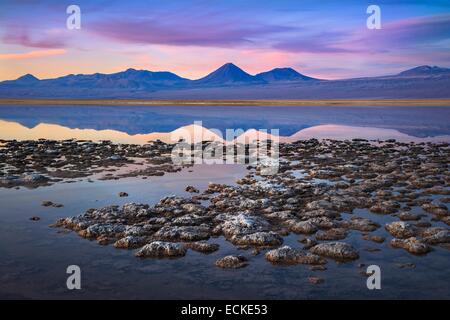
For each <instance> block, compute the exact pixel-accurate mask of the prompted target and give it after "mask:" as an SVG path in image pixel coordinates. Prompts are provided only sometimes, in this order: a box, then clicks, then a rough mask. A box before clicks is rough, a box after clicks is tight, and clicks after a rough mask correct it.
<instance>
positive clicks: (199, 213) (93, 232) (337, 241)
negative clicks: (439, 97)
mask: <svg viewBox="0 0 450 320" xmlns="http://www.w3.org/2000/svg"><path fill="white" fill-rule="evenodd" d="M101 148H102V147H101ZM133 148H134V147H133ZM133 148H131V149H130V150H133ZM157 149H158V148H157ZM279 149H280V163H279V171H278V173H277V174H274V175H269V176H267V175H262V174H261V172H262V167H261V166H259V165H257V166H249V167H248V168H247V169H248V171H247V174H246V175H245V176H243V177H241V178H240V179H239V180H238V181H237V184H236V185H225V184H218V183H211V184H209V185H208V187H207V188H206V189H205V190H202V191H200V190H198V189H196V188H195V187H192V186H187V188H186V191H187V192H188V193H189V196H188V197H178V196H168V197H164V198H162V199H161V200H160V201H159V202H157V203H156V204H155V205H152V206H150V205H147V204H137V203H129V204H125V205H123V206H122V207H119V206H108V207H104V208H99V209H89V210H87V211H86V212H84V213H82V214H81V215H79V216H76V217H72V218H65V219H61V220H59V221H58V222H57V223H56V225H57V226H60V227H64V228H67V229H70V230H73V231H75V232H77V233H78V234H79V235H80V236H82V237H85V238H88V239H92V240H96V241H98V242H99V243H101V244H114V246H115V247H117V248H127V249H133V250H136V249H137V250H138V251H137V252H140V250H141V248H146V249H145V250H144V251H143V252H142V254H143V255H144V252H145V253H147V252H153V253H151V254H150V253H148V254H146V256H149V257H154V258H160V257H165V256H166V252H167V253H168V252H179V253H181V252H182V251H183V250H182V249H180V248H183V249H184V251H185V252H186V250H193V251H197V252H201V253H211V252H215V251H217V250H218V254H220V250H221V248H220V247H219V246H218V245H216V244H213V242H216V241H215V238H222V239H225V240H226V241H228V242H229V243H230V244H231V245H233V246H235V247H236V250H240V251H239V252H241V251H243V252H248V253H250V254H253V255H256V256H255V258H254V259H257V258H259V257H258V254H259V253H262V254H261V255H260V256H264V257H265V259H266V260H267V261H268V262H270V263H273V264H287V265H289V264H311V265H313V266H318V265H323V264H325V263H326V262H327V259H334V260H338V261H339V262H347V261H352V260H356V259H358V258H359V252H358V250H368V251H370V252H375V251H379V250H393V249H392V248H386V246H377V245H376V243H383V242H385V241H389V243H390V244H391V247H393V248H402V249H405V250H407V251H408V252H410V253H412V254H423V253H426V252H429V251H430V250H432V248H433V247H435V246H440V247H442V248H446V247H448V245H449V244H450V239H449V229H448V228H446V227H445V225H446V224H447V225H450V215H449V213H448V207H447V206H448V203H449V200H448V198H449V194H450V192H449V181H450V174H449V170H448V169H449V164H448V159H450V147H449V145H448V144H431V143H422V144H409V143H408V144H406V143H398V142H395V141H393V142H392V141H391V142H389V143H387V142H368V141H361V140H355V141H331V140H322V141H319V140H315V139H311V140H305V141H298V142H294V143H282V144H280V145H279ZM114 150H115V151H114V152H115V153H117V152H118V149H114ZM136 150H137V149H136ZM152 152H153V151H152ZM155 152H157V151H155ZM159 154H160V157H163V155H162V153H161V152H160V153H159ZM121 157H122V158H117V160H114V161H118V162H120V161H124V159H125V158H127V157H128V156H127V153H125V154H121ZM158 159H160V160H161V161H163V158H158ZM108 161H110V160H108ZM149 161H150V160H149ZM155 163H158V161H156V162H155ZM395 220H400V221H395ZM379 221H383V223H379ZM386 221H389V222H388V223H386ZM391 221H393V222H391ZM382 225H384V227H382ZM289 234H299V235H300V236H299V237H300V238H299V242H300V243H299V246H300V247H301V249H295V248H292V247H290V246H283V244H284V243H285V239H284V237H285V236H287V235H289ZM355 234H356V235H357V236H356V237H354V235H355ZM350 235H352V244H353V245H354V246H352V245H350V244H349V243H348V242H349V241H348V240H346V239H347V238H349V236H350ZM355 239H356V240H355ZM358 240H359V241H361V244H362V246H361V245H360V244H359V243H355V242H354V241H358ZM367 241H372V242H374V243H373V245H374V247H369V246H368V244H369V243H368V242H367ZM155 242H156V243H157V244H158V245H155V244H153V243H155ZM149 244H153V246H152V247H148V246H149ZM168 244H172V245H173V246H175V247H176V248H178V249H180V250H181V251H180V250H172V251H171V250H170V246H169V245H168ZM157 248H159V249H157ZM166 249H167V250H166ZM244 250H248V251H244ZM154 252H162V253H160V254H154ZM215 254H217V253H215ZM169 256H170V255H169ZM180 256H182V255H181V254H180ZM238 256H239V255H236V254H235V255H232V257H234V258H227V259H225V260H224V261H222V262H221V263H219V264H220V265H221V266H225V265H227V266H233V265H237V266H239V265H240V264H245V265H246V264H248V263H251V261H248V260H245V261H244V260H243V259H242V258H238ZM246 256H248V255H246Z"/></svg>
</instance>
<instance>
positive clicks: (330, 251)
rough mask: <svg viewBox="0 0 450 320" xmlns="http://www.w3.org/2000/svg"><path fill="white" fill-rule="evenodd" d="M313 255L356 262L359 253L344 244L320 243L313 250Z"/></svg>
mask: <svg viewBox="0 0 450 320" xmlns="http://www.w3.org/2000/svg"><path fill="white" fill-rule="evenodd" d="M310 251H311V252H312V253H315V254H317V255H319V256H324V257H327V258H333V259H336V260H355V259H358V258H359V253H358V251H356V249H355V248H353V247H352V246H351V245H349V244H347V243H344V242H326V243H319V244H317V245H315V246H314V247H312V248H311V250H310Z"/></svg>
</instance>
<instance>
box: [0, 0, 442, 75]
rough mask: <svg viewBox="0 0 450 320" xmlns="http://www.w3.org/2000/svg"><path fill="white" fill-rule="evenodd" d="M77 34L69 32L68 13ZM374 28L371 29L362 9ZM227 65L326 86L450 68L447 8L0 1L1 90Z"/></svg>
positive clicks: (246, 0) (255, 0)
mask: <svg viewBox="0 0 450 320" xmlns="http://www.w3.org/2000/svg"><path fill="white" fill-rule="evenodd" d="M72 4H75V5H78V6H79V7H80V9H81V28H80V29H74V30H70V29H68V28H67V27H66V20H67V18H68V17H69V15H68V14H67V13H66V9H67V7H68V6H69V5H72ZM372 4H374V5H378V6H379V7H380V9H381V29H368V28H367V26H366V20H367V18H368V17H369V14H367V12H366V10H367V7H368V6H369V5H372ZM227 62H232V63H234V64H236V65H238V66H239V67H241V68H242V69H244V70H245V71H247V72H249V73H250V74H256V73H258V72H263V71H267V70H270V69H272V68H276V67H292V68H294V69H296V70H297V71H299V72H301V73H303V74H306V75H309V76H313V77H317V78H323V79H341V78H351V77H362V76H378V75H387V74H395V73H398V72H400V71H403V70H405V69H408V68H412V67H415V66H419V65H425V64H426V65H438V66H442V67H450V1H448V0H442V1H441V0H425V1H412V0H398V1H396V0H383V1H381V0H373V1H364V0H339V1H337V0H334V1H330V0H320V1H317V0H295V1H291V0H272V1H265V0H240V1H236V0H226V1H221V0H164V1H162V0H161V1H151V0H145V1H138V0H124V1H119V0H107V1H104V0H99V1H94V0H83V1H81V0H71V1H65V0H39V1H38V0H0V81H1V80H9V79H16V78H17V77H19V76H22V75H24V74H27V73H31V74H33V75H35V76H36V77H38V78H40V79H45V78H55V77H59V76H62V75H67V74H79V73H85V74H91V73H96V72H100V73H113V72H119V71H123V70H126V69H128V68H135V69H145V70H151V71H171V72H174V73H176V74H178V75H180V76H182V77H185V78H190V79H198V78H201V77H203V76H205V75H206V74H208V73H209V72H211V71H213V70H215V69H217V68H218V67H220V66H221V65H223V64H224V63H227Z"/></svg>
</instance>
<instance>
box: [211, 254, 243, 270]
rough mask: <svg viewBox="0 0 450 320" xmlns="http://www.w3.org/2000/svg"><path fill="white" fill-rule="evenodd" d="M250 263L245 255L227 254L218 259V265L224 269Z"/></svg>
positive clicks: (240, 266)
mask: <svg viewBox="0 0 450 320" xmlns="http://www.w3.org/2000/svg"><path fill="white" fill-rule="evenodd" d="M247 265H248V259H247V258H246V257H244V256H226V257H223V258H221V259H219V260H217V261H216V266H218V267H219V268H224V269H230V268H232V269H237V268H243V267H246V266H247Z"/></svg>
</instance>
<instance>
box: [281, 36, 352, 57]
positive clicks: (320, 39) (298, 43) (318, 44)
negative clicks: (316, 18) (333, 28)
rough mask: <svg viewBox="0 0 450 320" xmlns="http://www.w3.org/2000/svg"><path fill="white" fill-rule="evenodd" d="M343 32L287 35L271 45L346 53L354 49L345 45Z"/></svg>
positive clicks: (296, 49) (289, 48)
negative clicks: (287, 36)
mask: <svg viewBox="0 0 450 320" xmlns="http://www.w3.org/2000/svg"><path fill="white" fill-rule="evenodd" d="M348 37H349V34H348V33H345V32H321V33H315V34H310V35H308V36H305V35H300V36H295V37H292V36H291V37H289V38H288V39H284V40H283V41H279V42H277V43H275V44H274V45H273V47H274V48H275V49H279V50H283V51H289V52H298V53H347V52H354V51H355V50H354V49H351V48H347V47H345V42H346V38H348Z"/></svg>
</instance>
